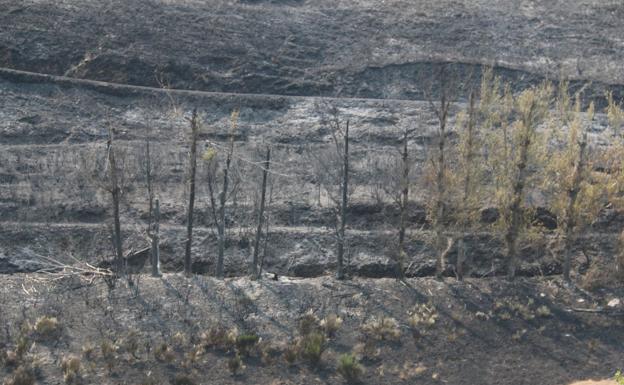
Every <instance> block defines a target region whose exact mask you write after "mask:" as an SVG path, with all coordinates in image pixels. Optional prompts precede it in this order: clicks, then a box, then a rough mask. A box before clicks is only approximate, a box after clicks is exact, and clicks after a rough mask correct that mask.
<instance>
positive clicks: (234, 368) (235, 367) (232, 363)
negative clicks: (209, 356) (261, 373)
mask: <svg viewBox="0 0 624 385" xmlns="http://www.w3.org/2000/svg"><path fill="white" fill-rule="evenodd" d="M242 368H243V360H242V359H241V358H240V356H239V355H238V354H235V355H234V357H232V358H230V359H229V360H228V369H229V370H230V373H232V375H233V376H235V375H236V374H237V373H238V371H239V370H241V369H242Z"/></svg>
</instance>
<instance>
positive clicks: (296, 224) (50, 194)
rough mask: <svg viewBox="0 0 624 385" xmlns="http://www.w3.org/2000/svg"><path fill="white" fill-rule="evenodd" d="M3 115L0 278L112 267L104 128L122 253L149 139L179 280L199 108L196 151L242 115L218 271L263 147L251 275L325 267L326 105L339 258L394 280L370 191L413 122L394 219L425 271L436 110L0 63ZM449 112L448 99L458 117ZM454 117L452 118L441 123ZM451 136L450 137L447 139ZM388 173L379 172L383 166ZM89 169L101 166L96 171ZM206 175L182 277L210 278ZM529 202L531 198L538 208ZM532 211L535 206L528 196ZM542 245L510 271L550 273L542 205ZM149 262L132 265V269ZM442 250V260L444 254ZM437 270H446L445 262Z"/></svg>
mask: <svg viewBox="0 0 624 385" xmlns="http://www.w3.org/2000/svg"><path fill="white" fill-rule="evenodd" d="M0 78H1V79H2V80H0V89H1V90H2V91H3V108H2V109H1V110H0V117H2V119H0V130H1V132H2V136H1V140H2V142H1V143H0V149H1V151H0V218H1V222H0V229H1V231H0V271H2V272H6V273H11V272H19V271H22V272H23V271H34V270H37V269H40V268H42V267H46V266H47V265H49V263H48V262H47V259H48V258H52V259H54V260H57V261H60V262H64V263H71V262H72V261H73V258H78V259H80V260H86V261H89V262H91V263H94V264H96V263H100V262H102V261H103V260H106V259H110V258H111V255H112V248H111V245H112V242H111V231H110V228H109V226H110V219H111V210H110V194H109V193H107V191H106V181H103V180H101V179H98V173H100V172H101V171H102V170H103V168H102V165H101V163H100V165H99V166H98V164H97V163H94V162H93V159H94V157H96V158H97V157H99V159H102V156H104V155H105V154H106V144H105V143H106V140H107V137H108V128H109V127H114V129H115V135H116V145H117V146H118V149H119V151H120V155H119V156H120V157H123V158H122V159H123V162H124V170H125V171H124V186H123V189H124V195H123V202H122V205H121V209H122V230H123V236H124V249H125V250H126V251H127V252H130V251H139V250H143V249H144V248H145V247H147V246H148V239H147V238H146V236H145V229H146V226H147V211H148V206H147V191H146V182H145V176H144V173H143V171H142V167H143V163H142V155H143V154H144V151H145V141H146V140H150V143H151V148H152V150H151V151H152V156H153V157H154V162H155V164H156V166H155V167H156V169H155V171H154V179H155V186H156V190H157V195H158V196H159V197H160V201H161V213H162V233H163V234H162V238H161V249H162V261H163V267H164V269H165V271H179V270H180V269H181V261H182V259H181V256H182V255H183V253H184V240H185V237H186V235H185V232H184V225H185V221H186V217H185V213H186V200H187V195H188V192H187V190H186V169H187V164H188V155H187V152H188V131H189V124H188V121H187V120H186V119H187V118H188V117H189V114H190V111H191V110H192V109H193V108H194V107H197V108H198V111H199V115H200V117H201V119H202V122H203V123H202V127H201V131H200V139H201V144H200V150H199V151H200V153H202V152H203V151H204V149H205V148H209V147H214V146H215V145H216V146H222V145H223V144H224V143H225V142H226V141H227V138H228V130H229V125H230V113H231V111H232V110H233V109H236V108H239V109H240V117H239V121H238V128H237V131H236V136H235V152H236V159H235V163H236V168H235V170H236V172H237V173H238V174H239V175H241V176H242V177H241V181H240V184H239V193H238V194H237V195H236V197H235V198H234V199H233V200H232V201H231V202H230V204H229V205H228V208H227V213H228V214H227V215H228V218H230V219H229V222H228V227H229V230H228V243H227V250H226V261H225V263H226V273H227V274H228V275H241V274H247V273H248V268H247V267H248V266H249V261H250V260H251V251H252V247H251V243H252V242H251V241H252V239H253V236H254V233H253V228H254V223H255V218H256V214H255V213H256V206H255V203H254V202H256V200H255V199H256V194H257V190H258V183H259V179H260V176H261V175H260V172H259V169H258V168H257V167H255V164H256V163H257V162H259V161H260V159H261V151H263V149H264V146H266V145H271V146H272V147H273V160H274V165H273V166H272V167H273V172H274V174H272V175H271V180H272V188H271V191H272V192H271V201H270V203H269V208H268V213H269V217H270V221H269V240H270V241H269V243H268V252H267V257H266V261H265V268H266V270H267V271H269V272H273V273H277V274H279V275H290V276H300V277H313V276H319V275H323V274H325V273H327V272H330V271H332V270H333V269H334V268H335V255H334V249H335V247H334V245H335V239H336V238H335V232H334V228H333V226H334V224H335V221H336V217H335V214H334V212H333V211H332V204H331V201H330V200H329V199H328V196H327V195H326V193H325V192H324V190H322V189H319V187H318V180H319V171H320V173H321V174H322V173H323V171H322V170H319V169H317V168H315V167H317V166H315V164H317V163H316V159H317V158H315V157H318V156H324V155H323V154H327V153H328V151H332V146H333V144H332V142H331V135H330V134H329V132H328V131H327V128H326V126H324V124H323V121H322V119H323V118H322V116H323V115H324V114H326V113H327V111H328V109H329V108H330V107H332V106H335V107H337V108H338V110H339V114H340V119H342V120H343V121H346V120H349V121H350V124H351V136H352V144H351V156H352V160H351V168H352V179H351V184H352V186H354V192H353V195H352V198H351V204H350V206H349V210H348V213H347V215H348V229H347V234H348V240H347V242H348V248H347V261H348V262H347V264H348V265H349V271H350V273H351V274H353V275H360V276H364V277H376V278H377V277H392V276H394V274H395V273H394V272H395V265H394V259H393V257H392V255H393V251H394V249H395V247H396V242H397V236H398V233H397V229H396V228H397V223H398V222H397V221H398V211H397V208H396V205H395V204H394V203H393V201H392V197H391V196H390V195H388V193H387V190H384V188H385V186H384V184H386V183H388V180H387V179H384V178H385V177H386V173H388V172H392V167H391V165H392V164H393V163H392V162H396V159H397V157H398V154H399V152H398V147H399V144H400V141H401V132H402V130H404V129H405V128H406V127H410V128H416V129H417V134H415V135H414V137H413V139H412V140H410V143H409V150H410V158H411V159H412V161H413V165H414V166H413V171H412V173H411V178H412V183H413V188H412V189H411V196H410V199H411V200H412V201H413V202H412V203H411V204H410V207H409V217H408V228H409V231H408V235H409V239H408V243H407V253H408V255H407V262H406V263H407V265H406V266H408V267H409V268H408V271H407V274H408V276H428V275H431V274H432V272H433V271H434V261H435V256H436V251H435V247H434V245H433V242H432V241H433V236H432V232H431V230H430V223H429V221H428V219H427V213H426V206H425V198H426V197H425V195H426V194H427V189H426V186H425V183H426V182H425V179H424V178H423V176H422V174H423V166H424V162H425V160H426V159H427V157H428V153H429V151H431V148H432V144H433V143H434V142H435V131H434V130H435V124H436V120H435V116H434V114H433V112H432V111H431V109H430V107H429V105H428V102H425V101H397V100H392V101H389V100H362V99H323V98H309V97H288V96H266V95H233V94H211V93H202V92H184V91H163V90H157V89H150V88H137V87H128V86H119V85H110V84H105V83H94V82H89V81H75V80H71V79H68V78H54V77H46V76H40V75H33V74H25V73H19V72H14V71H9V70H4V71H0ZM462 107H463V105H462V104H461V103H457V104H456V105H454V106H453V110H454V111H457V110H459V109H460V108H462ZM453 124H454V123H453V120H451V123H450V125H451V126H452V125H453ZM605 127H606V117H605V115H604V114H601V113H600V114H598V115H597V118H596V120H595V124H594V126H593V127H592V130H591V132H590V135H591V137H592V141H593V142H594V143H596V145H603V144H608V143H609V137H608V133H607V132H605V130H606V128H605ZM453 135H455V134H454V133H451V136H450V139H451V140H452V139H453V138H454V137H455V136H453ZM388 165H390V168H388ZM98 167H100V168H98ZM205 173H206V171H205V169H204V166H203V163H202V162H200V166H199V171H198V201H197V205H196V221H195V223H196V227H197V229H196V237H195V242H194V244H193V254H194V257H193V260H194V266H193V270H194V271H195V272H196V273H200V274H206V273H208V274H210V273H214V265H215V260H216V236H215V231H214V227H213V222H212V219H211V216H210V209H209V201H208V190H207V187H206V178H205ZM540 202H541V203H540ZM489 204H490V202H487V201H486V200H484V201H483V202H482V205H483V208H484V210H485V211H484V212H483V215H482V220H481V228H479V229H477V233H476V234H475V236H473V237H471V238H470V239H468V240H467V242H468V243H469V248H470V253H469V254H470V255H469V258H471V261H470V266H471V269H472V270H471V271H470V272H469V274H470V275H473V276H475V277H481V276H485V275H496V274H500V273H502V270H503V269H502V259H503V258H502V257H503V254H504V247H503V243H502V238H501V236H500V235H498V234H497V233H496V231H495V229H493V228H492V227H491V218H489V216H488V215H487V213H488V211H487V209H488V205H489ZM531 204H532V205H534V206H536V207H539V205H540V204H544V202H543V199H542V198H540V197H539V196H537V197H531ZM535 215H536V217H535V218H534V219H535V221H534V223H535V224H536V225H540V226H543V236H542V238H541V239H539V240H538V241H536V240H535V239H532V240H531V241H530V242H528V241H527V242H525V243H524V246H523V248H522V252H521V266H520V269H519V274H521V275H536V274H537V275H551V274H559V273H560V272H561V264H560V261H559V260H558V259H557V258H556V255H553V253H552V252H551V251H550V250H549V247H548V246H549V245H551V241H552V236H553V234H552V229H553V227H552V226H553V225H554V226H556V218H554V217H552V216H551V215H550V214H549V213H548V211H547V210H545V211H544V210H542V212H541V214H535ZM622 223H623V220H622V215H621V214H619V213H618V212H615V211H613V210H606V211H605V212H604V213H603V215H602V216H601V218H600V220H598V221H597V222H596V223H595V224H594V225H593V226H592V227H591V228H590V229H588V231H587V232H585V233H583V234H582V235H581V236H580V238H579V241H578V246H577V248H576V250H575V255H576V256H577V260H576V261H575V269H576V270H578V271H580V272H583V268H584V266H585V268H586V267H587V266H586V265H587V263H588V259H587V258H590V259H591V260H593V261H601V262H603V263H605V264H610V263H611V262H612V259H613V256H614V255H615V253H614V248H615V246H616V241H617V234H618V233H619V231H620V230H621V224H622ZM146 256H147V254H146V253H143V254H141V255H140V256H138V257H137V258H136V260H135V261H131V262H130V263H131V265H133V266H134V268H135V269H137V270H138V269H141V268H142V266H143V264H144V262H145V259H146ZM454 257H455V253H454V251H453V252H452V254H451V256H450V258H451V261H450V262H451V263H452V262H453V258H454ZM447 275H453V271H452V268H449V270H448V271H447Z"/></svg>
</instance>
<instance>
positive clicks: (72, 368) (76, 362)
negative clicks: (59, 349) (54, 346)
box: [61, 356, 82, 384]
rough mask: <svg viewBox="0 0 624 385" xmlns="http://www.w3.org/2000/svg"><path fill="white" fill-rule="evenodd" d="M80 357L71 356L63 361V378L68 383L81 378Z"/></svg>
mask: <svg viewBox="0 0 624 385" xmlns="http://www.w3.org/2000/svg"><path fill="white" fill-rule="evenodd" d="M81 365H82V364H81V361H80V358H78V357H75V356H69V357H65V358H63V360H62V361H61V369H62V370H63V379H64V380H65V383H66V384H76V383H77V382H78V380H79V379H80V367H81Z"/></svg>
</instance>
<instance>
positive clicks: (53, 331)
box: [33, 316, 61, 340]
mask: <svg viewBox="0 0 624 385" xmlns="http://www.w3.org/2000/svg"><path fill="white" fill-rule="evenodd" d="M33 330H34V332H35V334H36V336H37V338H38V339H42V340H46V339H52V338H54V337H57V336H58V334H59V333H60V330H61V325H60V324H59V321H58V320H57V319H56V317H48V316H42V317H39V318H38V319H37V322H35V326H34V329H33Z"/></svg>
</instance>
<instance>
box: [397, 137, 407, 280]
mask: <svg viewBox="0 0 624 385" xmlns="http://www.w3.org/2000/svg"><path fill="white" fill-rule="evenodd" d="M407 139H408V131H407V130H405V132H404V133H403V152H402V154H401V164H402V166H403V173H402V175H401V198H400V200H399V211H400V214H399V215H400V219H399V250H398V253H397V279H399V280H402V279H403V278H404V277H405V270H404V269H405V267H404V265H405V256H406V251H405V228H406V226H407V205H408V203H409V172H410V167H409V157H408V153H407Z"/></svg>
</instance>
